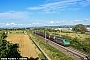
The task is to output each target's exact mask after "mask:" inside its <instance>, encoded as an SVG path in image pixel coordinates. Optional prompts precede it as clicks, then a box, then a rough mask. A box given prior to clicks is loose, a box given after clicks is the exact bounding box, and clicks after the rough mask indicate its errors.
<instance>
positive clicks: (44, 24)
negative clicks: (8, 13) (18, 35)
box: [0, 18, 90, 27]
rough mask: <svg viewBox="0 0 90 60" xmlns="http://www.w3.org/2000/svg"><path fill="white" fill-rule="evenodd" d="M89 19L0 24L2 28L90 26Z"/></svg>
mask: <svg viewBox="0 0 90 60" xmlns="http://www.w3.org/2000/svg"><path fill="white" fill-rule="evenodd" d="M89 22H90V19H89V18H84V19H81V20H78V19H77V20H72V21H65V20H59V21H56V20H51V21H50V20H49V21H42V20H41V21H32V22H31V23H28V24H22V23H19V24H17V23H14V22H11V23H0V27H35V26H37V27H38V26H59V25H76V24H90V23H89Z"/></svg>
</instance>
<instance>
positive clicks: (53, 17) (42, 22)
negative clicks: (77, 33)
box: [0, 0, 90, 27]
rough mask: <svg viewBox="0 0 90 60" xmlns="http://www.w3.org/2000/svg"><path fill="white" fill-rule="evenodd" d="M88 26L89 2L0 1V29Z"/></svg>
mask: <svg viewBox="0 0 90 60" xmlns="http://www.w3.org/2000/svg"><path fill="white" fill-rule="evenodd" d="M76 24H84V25H90V0H0V27H32V26H59V25H76Z"/></svg>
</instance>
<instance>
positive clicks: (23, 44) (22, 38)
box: [6, 34, 38, 58]
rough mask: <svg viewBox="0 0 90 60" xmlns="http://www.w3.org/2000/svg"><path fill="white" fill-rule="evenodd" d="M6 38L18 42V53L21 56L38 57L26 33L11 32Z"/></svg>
mask: <svg viewBox="0 0 90 60" xmlns="http://www.w3.org/2000/svg"><path fill="white" fill-rule="evenodd" d="M6 39H7V40H8V41H10V42H12V43H17V44H19V51H20V55H21V56H22V57H28V58H30V57H33V58H37V57H38V54H37V49H36V48H35V46H34V45H33V44H32V41H31V40H30V39H29V37H28V35H24V34H11V35H8V37H7V38H6Z"/></svg>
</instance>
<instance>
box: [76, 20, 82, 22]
mask: <svg viewBox="0 0 90 60" xmlns="http://www.w3.org/2000/svg"><path fill="white" fill-rule="evenodd" d="M75 21H76V22H82V21H83V20H75Z"/></svg>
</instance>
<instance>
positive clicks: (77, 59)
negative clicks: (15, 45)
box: [35, 34, 90, 60]
mask: <svg viewBox="0 0 90 60" xmlns="http://www.w3.org/2000/svg"><path fill="white" fill-rule="evenodd" d="M35 36H37V37H38V38H39V39H41V40H42V41H43V42H46V40H47V44H49V45H51V46H53V47H55V48H56V49H58V50H60V51H61V52H63V53H64V54H66V55H68V56H71V57H72V58H73V59H74V60H89V58H90V57H88V54H85V53H83V52H81V51H78V50H76V49H74V48H72V47H64V46H61V45H59V44H57V43H55V42H53V41H50V40H48V39H45V38H43V37H41V36H38V35H36V34H35Z"/></svg>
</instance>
